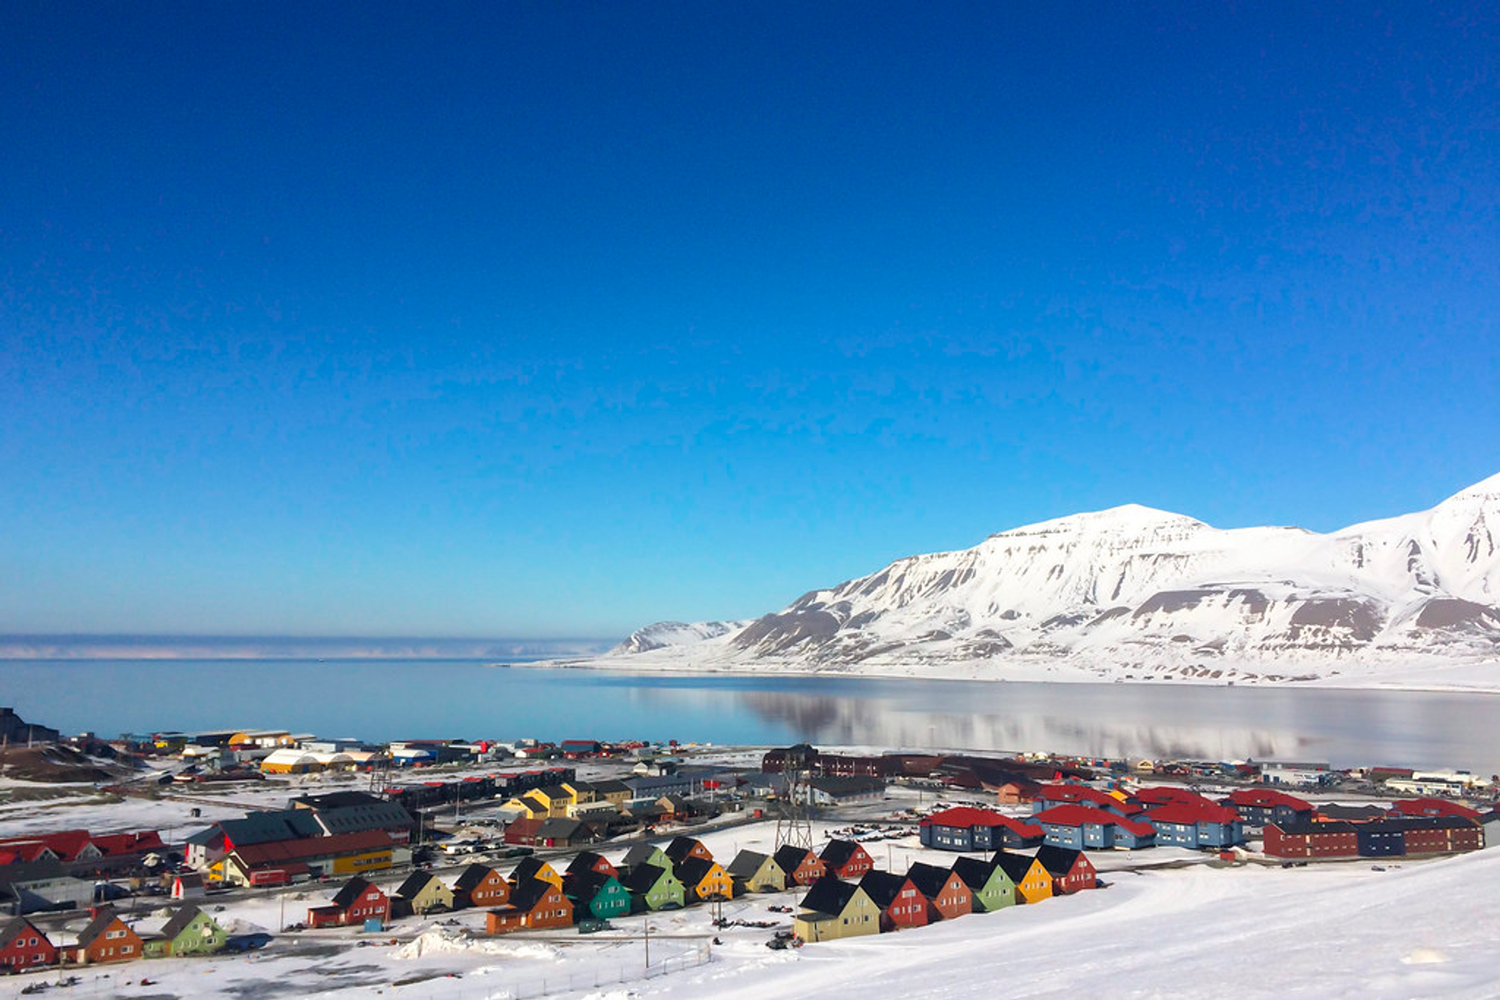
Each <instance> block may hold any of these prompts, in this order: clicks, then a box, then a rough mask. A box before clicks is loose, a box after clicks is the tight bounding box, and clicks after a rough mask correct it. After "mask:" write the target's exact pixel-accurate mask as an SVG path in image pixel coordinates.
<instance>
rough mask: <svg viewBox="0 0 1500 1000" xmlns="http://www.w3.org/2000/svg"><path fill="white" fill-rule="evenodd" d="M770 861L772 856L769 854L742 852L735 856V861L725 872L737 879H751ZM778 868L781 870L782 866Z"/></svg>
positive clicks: (730, 863)
mask: <svg viewBox="0 0 1500 1000" xmlns="http://www.w3.org/2000/svg"><path fill="white" fill-rule="evenodd" d="M770 860H771V856H770V855H769V854H761V853H760V852H758V851H750V850H742V851H740V853H738V854H736V855H735V856H734V860H733V861H731V862H729V867H728V868H727V869H725V870H726V871H728V872H729V874H730V875H732V876H734V877H735V878H750V877H752V876H753V875H754V874H755V873H756V872H758V871H760V869H761V866H762V865H764V864H765V863H766V862H767V861H770ZM777 867H778V868H779V867H780V866H779V865H778V866H777Z"/></svg>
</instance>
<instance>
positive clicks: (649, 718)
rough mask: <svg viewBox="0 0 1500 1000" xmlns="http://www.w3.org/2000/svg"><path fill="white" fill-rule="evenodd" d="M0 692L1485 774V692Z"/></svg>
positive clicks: (1488, 721)
mask: <svg viewBox="0 0 1500 1000" xmlns="http://www.w3.org/2000/svg"><path fill="white" fill-rule="evenodd" d="M0 705H12V706H14V707H15V708H16V710H17V711H18V712H19V713H20V714H21V715H22V716H24V717H25V718H26V719H28V720H30V721H35V722H40V723H42V724H45V725H50V726H57V727H58V728H60V729H62V730H63V731H64V732H81V731H84V730H92V731H95V732H98V733H99V734H101V735H104V736H113V735H115V734H117V733H122V732H152V731H159V730H168V729H181V730H186V731H192V730H197V729H225V728H282V729H288V730H291V731H293V732H310V733H318V734H320V735H323V736H346V735H353V736H356V737H359V738H362V739H367V740H380V741H383V740H390V739H399V738H419V737H427V738H449V737H463V738H479V737H497V738H501V739H507V738H516V737H523V736H530V737H536V738H539V739H551V740H560V739H566V738H570V737H593V738H601V739H625V738H631V737H634V738H640V739H650V740H658V739H677V740H682V741H685V742H686V741H698V742H713V743H730V744H784V743H788V742H792V741H795V740H808V741H810V742H813V743H831V744H872V745H879V746H902V747H931V746H936V747H943V748H961V749H971V750H1011V751H1026V750H1056V751H1061V752H1067V753H1080V754H1091V755H1103V756H1145V757H1205V758H1215V759H1241V758H1246V757H1257V758H1270V757H1281V758H1295V757H1305V758H1313V759H1318V760H1327V761H1330V762H1332V763H1334V764H1335V765H1342V766H1347V765H1353V764H1404V765H1407V766H1415V767H1436V766H1456V767H1469V768H1472V769H1473V770H1475V771H1477V772H1482V773H1485V774H1489V773H1493V772H1495V771H1497V770H1500V730H1497V729H1496V727H1495V726H1494V725H1493V723H1492V719H1493V716H1494V709H1495V707H1496V706H1497V705H1500V700H1497V699H1496V698H1494V697H1493V696H1484V695H1472V694H1436V693H1422V692H1391V691H1335V690H1330V689H1327V688H1245V687H1234V688H1220V687H1190V686H1184V687H1167V686H1159V687H1158V686H1150V685H1132V684H1023V683H983V682H973V681H922V680H911V679H905V678H902V679H889V680H887V679H866V678H851V677H837V678H820V677H775V678H766V677H743V676H733V677H730V676H722V675H714V676H702V677H684V676H674V677H661V676H636V675H629V674H619V673H604V672H594V671H584V670H539V669H527V668H524V667H511V668H505V669H497V668H493V667H488V666H485V665H483V664H480V663H474V662H461V661H460V662H433V661H384V662H369V661H360V662H330V663H323V662H285V661H231V662H226V661H198V662H180V661H179V662H145V661H90V662H47V661H17V662H10V663H3V664H0Z"/></svg>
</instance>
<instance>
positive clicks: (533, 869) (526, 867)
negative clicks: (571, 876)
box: [510, 855, 563, 892]
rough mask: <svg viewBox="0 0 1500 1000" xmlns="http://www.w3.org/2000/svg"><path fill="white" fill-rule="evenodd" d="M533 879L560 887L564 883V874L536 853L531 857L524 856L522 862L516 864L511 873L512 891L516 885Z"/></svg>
mask: <svg viewBox="0 0 1500 1000" xmlns="http://www.w3.org/2000/svg"><path fill="white" fill-rule="evenodd" d="M531 879H540V880H541V881H543V882H551V883H552V884H553V885H555V886H557V887H558V888H559V889H561V888H562V884H563V879H562V875H561V874H560V873H559V872H558V870H557V869H556V868H553V867H552V866H551V865H549V864H548V863H547V862H545V861H543V860H542V859H541V858H539V857H537V856H535V855H532V856H531V857H529V858H522V859H521V861H520V863H519V864H518V865H516V867H515V870H514V871H512V872H511V873H510V887H511V891H512V892H514V891H515V889H516V887H517V886H519V885H520V884H521V883H522V882H527V881H530V880H531Z"/></svg>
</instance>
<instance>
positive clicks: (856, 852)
mask: <svg viewBox="0 0 1500 1000" xmlns="http://www.w3.org/2000/svg"><path fill="white" fill-rule="evenodd" d="M818 859H819V860H820V861H822V862H823V864H824V866H825V870H826V871H827V872H828V874H830V875H832V876H834V877H835V878H845V879H858V878H860V877H861V876H862V875H864V873H865V872H867V871H870V870H871V869H873V868H874V867H875V860H874V859H873V858H871V857H870V852H868V851H866V850H865V849H864V848H863V847H861V846H860V845H859V844H857V843H855V842H854V841H852V840H830V841H829V842H828V846H827V847H825V848H823V853H822V854H820V855H818Z"/></svg>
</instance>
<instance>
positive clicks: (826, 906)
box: [802, 877, 859, 916]
mask: <svg viewBox="0 0 1500 1000" xmlns="http://www.w3.org/2000/svg"><path fill="white" fill-rule="evenodd" d="M858 888H859V886H857V885H854V884H852V883H850V882H844V881H841V880H839V879H836V878H827V877H825V878H820V879H818V880H817V881H816V882H814V883H813V884H812V888H810V889H808V890H807V895H806V896H803V897H802V907H803V909H806V910H815V911H817V912H818V913H827V914H830V915H834V916H836V915H838V914H840V913H843V912H844V907H846V906H848V905H849V900H850V899H852V898H854V893H855V890H857V889H858Z"/></svg>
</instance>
